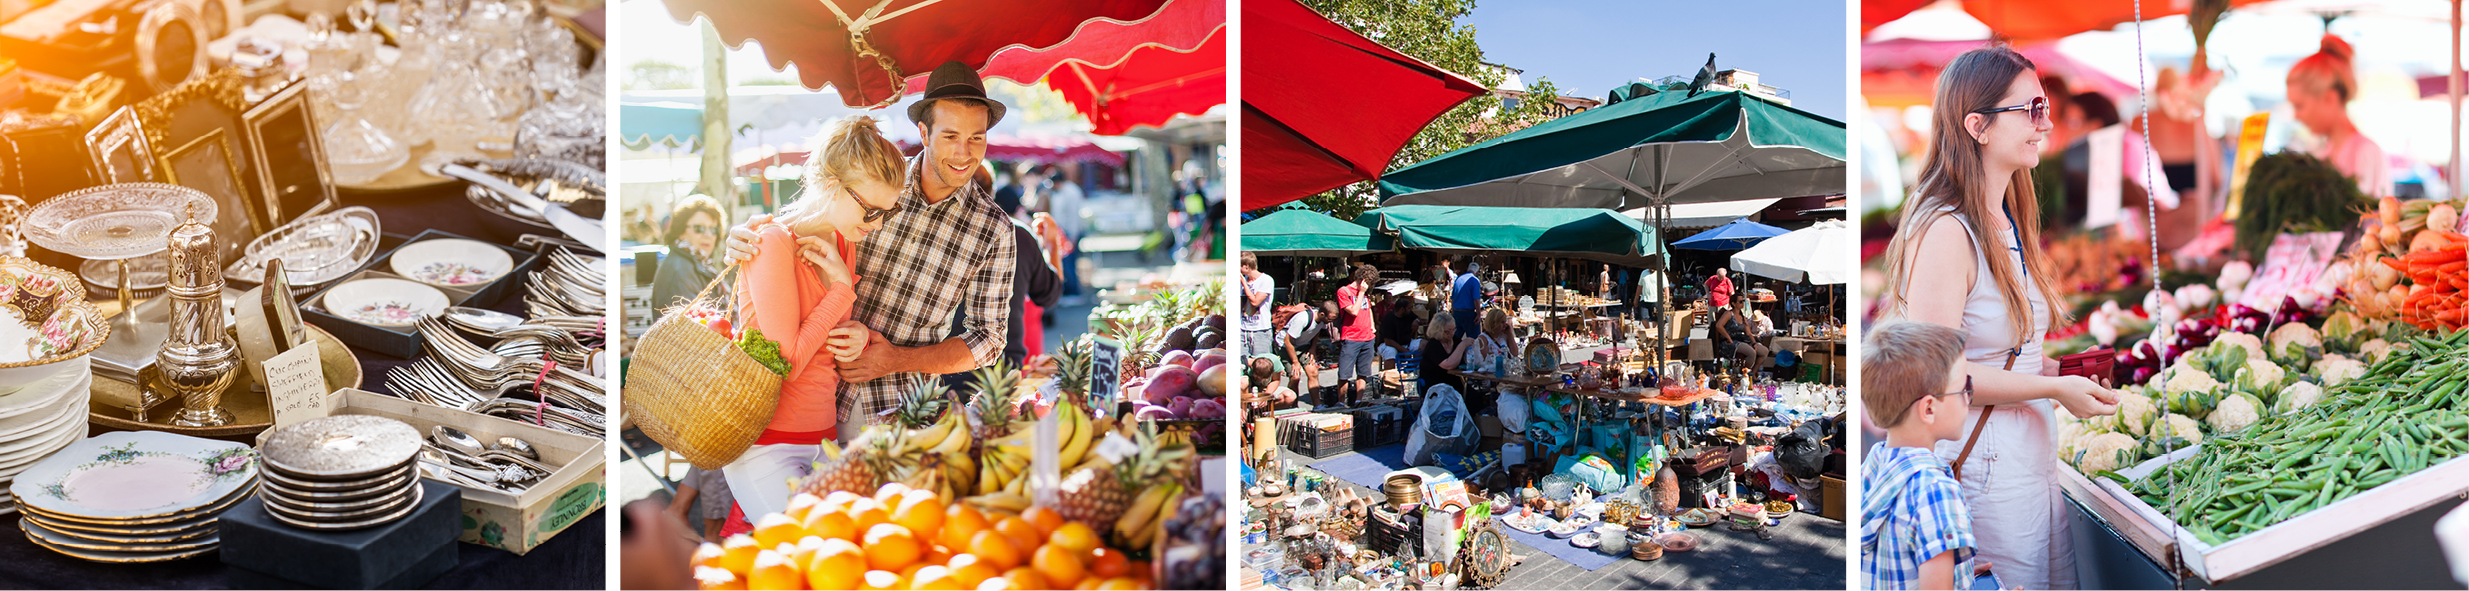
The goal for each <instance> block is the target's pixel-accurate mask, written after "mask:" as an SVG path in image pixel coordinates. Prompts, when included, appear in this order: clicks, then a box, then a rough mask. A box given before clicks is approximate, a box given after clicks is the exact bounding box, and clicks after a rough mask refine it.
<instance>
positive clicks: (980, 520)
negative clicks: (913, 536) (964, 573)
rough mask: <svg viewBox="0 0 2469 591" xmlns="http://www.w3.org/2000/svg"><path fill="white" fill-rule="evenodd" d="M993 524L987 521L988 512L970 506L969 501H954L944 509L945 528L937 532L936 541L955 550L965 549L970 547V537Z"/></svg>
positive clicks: (975, 535)
mask: <svg viewBox="0 0 2469 591" xmlns="http://www.w3.org/2000/svg"><path fill="white" fill-rule="evenodd" d="M992 526H993V524H991V523H987V522H986V514H984V513H979V512H977V508H975V507H970V506H969V504H968V503H953V504H952V506H950V507H948V508H945V509H944V510H943V529H941V530H937V531H936V532H935V541H936V542H941V543H942V544H943V545H945V546H951V547H952V549H953V550H965V549H967V548H968V547H969V538H973V537H977V532H978V531H979V530H983V529H986V528H988V527H992Z"/></svg>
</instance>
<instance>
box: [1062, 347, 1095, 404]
mask: <svg viewBox="0 0 2469 591" xmlns="http://www.w3.org/2000/svg"><path fill="white" fill-rule="evenodd" d="M1090 343H1091V342H1090V340H1089V337H1088V335H1081V337H1080V338H1078V339H1074V340H1072V341H1071V342H1068V343H1064V344H1063V349H1062V350H1061V351H1057V352H1055V354H1054V362H1055V377H1054V379H1055V386H1056V387H1057V388H1059V389H1061V390H1063V393H1064V394H1068V395H1071V396H1073V397H1074V398H1075V399H1077V398H1078V397H1080V396H1085V395H1087V394H1088V393H1089V347H1090Z"/></svg>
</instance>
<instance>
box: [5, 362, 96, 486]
mask: <svg viewBox="0 0 2469 591" xmlns="http://www.w3.org/2000/svg"><path fill="white" fill-rule="evenodd" d="M46 371H48V372H50V375H40V372H46ZM9 373H11V374H12V376H11V377H15V376H17V375H23V374H27V373H34V374H36V375H35V376H34V377H33V379H31V380H30V381H27V382H24V383H21V384H17V385H12V386H0V487H6V486H8V485H9V483H10V481H11V480H13V479H15V478H16V477H17V475H18V473H20V472H24V471H26V469H27V468H32V467H34V464H35V462H40V461H42V460H43V458H47V457H51V455H52V454H54V453H58V452H59V451H60V449H61V448H64V447H68V446H69V444H70V443H74V442H76V441H77V440H79V439H83V438H85V436H86V416H87V415H86V402H87V400H89V399H91V398H92V397H93V390H94V372H93V371H91V370H90V369H89V366H88V365H87V358H85V357H78V358H76V359H70V360H67V361H61V362H55V363H50V364H44V365H39V366H29V367H27V368H24V369H23V370H19V371H11V372H9ZM15 512H17V497H16V495H14V494H11V493H7V492H0V514H8V513H15Z"/></svg>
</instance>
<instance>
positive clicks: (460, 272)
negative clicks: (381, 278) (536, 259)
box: [387, 238, 514, 286]
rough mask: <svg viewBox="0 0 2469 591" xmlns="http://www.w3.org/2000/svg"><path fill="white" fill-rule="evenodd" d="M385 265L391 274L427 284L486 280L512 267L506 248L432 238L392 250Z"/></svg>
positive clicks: (442, 284) (476, 241) (473, 241)
mask: <svg viewBox="0 0 2469 591" xmlns="http://www.w3.org/2000/svg"><path fill="white" fill-rule="evenodd" d="M391 257H392V258H391V259H390V260H388V261H387V265H388V266H390V267H392V268H393V269H394V274H396V275H402V276H404V277H410V278H411V279H412V280H413V281H418V282H421V283H426V284H429V285H441V286H463V285H478V284H482V283H488V282H489V281H492V280H495V279H497V278H498V277H501V276H504V275H505V274H506V272H507V271H512V270H514V257H511V256H507V255H506V250H505V249H502V248H498V247H497V246H495V245H492V244H489V243H487V242H481V241H478V240H464V239H460V238H432V239H428V240H422V241H419V242H414V243H411V244H406V245H403V247H402V248H398V249H395V251H394V254H393V255H391Z"/></svg>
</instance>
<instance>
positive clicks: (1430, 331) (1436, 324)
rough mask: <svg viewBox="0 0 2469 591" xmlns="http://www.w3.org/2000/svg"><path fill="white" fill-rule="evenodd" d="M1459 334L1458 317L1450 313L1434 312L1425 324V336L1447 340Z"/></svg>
mask: <svg viewBox="0 0 2469 591" xmlns="http://www.w3.org/2000/svg"><path fill="white" fill-rule="evenodd" d="M1453 336H1457V318H1456V317H1454V316H1450V315H1448V314H1433V315H1432V319H1431V320H1430V321H1429V323H1428V324H1425V325H1424V326H1423V338H1427V339H1436V340H1443V341H1446V340H1448V339H1449V337H1453Z"/></svg>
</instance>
